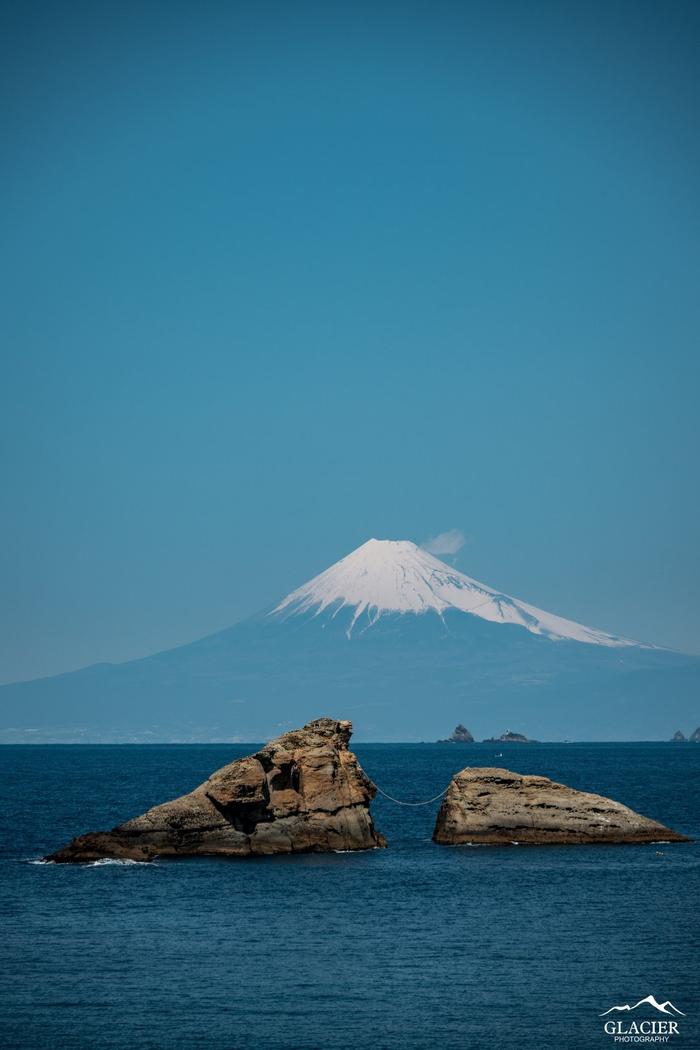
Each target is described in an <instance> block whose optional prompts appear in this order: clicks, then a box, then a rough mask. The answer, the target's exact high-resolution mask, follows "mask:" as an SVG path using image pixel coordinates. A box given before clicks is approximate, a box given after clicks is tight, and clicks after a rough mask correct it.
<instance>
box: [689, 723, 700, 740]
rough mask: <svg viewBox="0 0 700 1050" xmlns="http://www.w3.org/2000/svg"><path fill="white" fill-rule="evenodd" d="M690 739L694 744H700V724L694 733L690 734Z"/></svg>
mask: <svg viewBox="0 0 700 1050" xmlns="http://www.w3.org/2000/svg"><path fill="white" fill-rule="evenodd" d="M689 739H690V740H691V742H692V743H693V744H700V726H698V728H697V729H696V730H695V732H694V733H691V734H690V738H689Z"/></svg>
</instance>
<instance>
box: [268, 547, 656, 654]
mask: <svg viewBox="0 0 700 1050" xmlns="http://www.w3.org/2000/svg"><path fill="white" fill-rule="evenodd" d="M341 609H352V610H353V616H352V621H351V623H350V626H349V628H348V631H347V633H348V636H351V635H352V631H353V628H354V627H355V625H356V623H357V621H358V619H359V618H360V617H361V616H363V615H364V616H365V617H366V621H367V625H368V626H372V624H374V623H376V622H377V620H378V619H379V618H380V617H381V616H382V615H384V614H386V613H414V614H423V613H428V612H433V613H436V614H437V615H438V616H441V617H442V616H443V614H444V613H445V612H446V611H447V610H450V609H455V610H458V611H459V612H462V613H468V614H470V615H473V616H478V617H480V618H481V619H484V620H491V621H492V622H494V623H508V624H517V625H519V626H521V627H525V628H526V629H527V630H528V631H531V632H532V633H533V634H540V635H544V636H545V637H547V638H551V639H554V640H563V639H568V640H571V641H577V642H587V643H589V644H592V645H604V646H629V645H636V644H638V643H636V642H632V641H629V640H628V639H626V638H619V637H617V636H616V635H612V634H607V633H606V632H605V631H598V630H595V629H594V628H592V627H585V626H583V624H579V623H574V622H573V621H572V620H565V619H564V618H563V617H561V616H555V615H553V614H552V613H548V612H544V611H543V610H542V609H537V608H535V606H534V605H528V604H527V603H526V602H522V601H520V600H519V599H518V598H513V597H511V596H510V595H508V594H502V593H501V592H500V591H495V590H494V589H493V588H491V587H488V586H486V584H483V583H479V582H478V581H477V580H473V579H471V578H470V577H469V576H465V575H464V573H461V572H458V571H457V570H456V569H453V568H452V567H451V566H450V565H447V564H446V563H445V562H443V561H440V560H439V559H438V558H435V557H434V556H433V555H432V554H428V552H427V551H425V550H423V549H422V548H421V547H418V546H417V545H416V544H415V543H411V542H410V540H376V539H371V540H368V541H367V542H366V543H363V544H362V546H361V547H358V548H357V550H354V551H352V553H351V554H348V555H347V557H345V558H342V559H341V560H340V561H338V562H336V563H335V565H331V567H330V568H329V569H326V570H325V572H322V573H321V574H320V575H319V576H315V577H314V578H313V579H312V580H309V582H308V583H305V584H304V585H303V586H302V587H299V588H297V590H295V591H292V593H291V594H288V595H287V597H286V598H284V599H283V601H281V602H280V604H279V605H278V606H276V608H275V609H273V611H272V613H271V614H270V615H272V616H282V615H285V616H297V615H301V614H303V613H310V614H311V615H318V614H319V613H322V612H324V610H329V612H330V613H331V614H332V615H337V613H338V612H339V611H340V610H341Z"/></svg>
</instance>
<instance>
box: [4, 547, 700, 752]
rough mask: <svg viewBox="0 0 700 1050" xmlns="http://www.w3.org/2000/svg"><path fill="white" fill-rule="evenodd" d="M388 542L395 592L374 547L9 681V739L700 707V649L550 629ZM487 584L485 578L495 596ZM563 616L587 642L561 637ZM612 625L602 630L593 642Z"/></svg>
mask: <svg viewBox="0 0 700 1050" xmlns="http://www.w3.org/2000/svg"><path fill="white" fill-rule="evenodd" d="M374 542H375V544H379V546H378V547H376V546H374V545H373V547H372V548H370V549H371V550H374V554H376V553H377V552H379V553H381V552H387V551H388V553H392V551H393V553H398V555H399V560H398V565H399V568H398V569H397V562H396V559H394V560H393V561H392V559H391V558H390V559H389V568H388V569H387V573H388V577H389V583H390V584H391V586H390V588H389V599H388V600H387V598H386V591H385V590H382V588H383V587H385V584H386V575H387V573H385V574H384V577H381V574H380V579H379V581H377V580H372V579H371V574H369V575H368V574H367V572H364V575H363V571H364V570H366V568H367V566H366V564H365V563H364V555H362V556H361V557H360V564H359V573H358V572H354V573H352V574H351V576H350V578H349V581H350V584H351V585H352V586H355V588H356V589H355V590H354V591H353V590H352V586H346V584H347V582H348V581H347V579H346V577H345V575H343V573H344V570H342V572H341V574H340V583H339V582H338V581H339V575H338V566H342V565H343V562H346V560H347V559H341V561H340V562H337V563H335V565H333V566H330V568H329V569H328V570H325V571H324V573H321V574H319V576H318V577H314V578H313V579H312V580H310V581H308V583H307V584H304V585H302V587H301V588H297V590H296V591H292V592H291V593H290V594H289V595H288V596H287V598H286V599H283V600H282V602H280V603H277V605H273V606H270V607H269V608H268V609H267V610H264V611H262V612H261V613H257V614H255V615H254V616H251V617H248V618H247V619H245V620H241V621H239V622H238V623H236V624H234V625H233V626H231V627H228V628H225V629H223V630H221V631H218V632H216V633H214V634H211V635H207V636H205V637H204V638H200V639H198V640H196V641H193V642H190V643H188V644H186V645H183V646H178V647H175V648H172V649H166V650H162V651H160V652H158V653H155V654H153V655H151V656H145V657H139V658H137V659H135V660H131V661H127V662H125V663H120V664H110V663H98V664H93V665H90V666H88V667H86V668H82V669H80V670H77V671H74V672H64V673H62V674H60V675H56V676H49V677H46V678H41V679H34V680H31V681H27V682H20V683H13V684H11V685H5V686H3V687H0V741H2V742H9V743H11V742H34V741H41V742H60V741H64V742H73V741H95V742H100V741H113V742H119V741H133V742H148V741H172V740H180V741H189V740H201V741H206V740H240V741H259V740H264V739H267V738H269V737H271V736H275V735H278V734H279V732H280V731H281V730H283V729H285V728H287V727H288V726H290V725H296V724H302V723H305V722H308V721H310V720H312V719H313V718H315V717H317V716H318V712H319V711H325V712H330V713H331V714H337V713H338V712H340V713H343V712H347V713H348V714H349V716H350V717H352V718H353V720H354V722H355V724H356V729H357V739H358V740H360V741H361V740H363V739H364V740H386V741H391V740H399V741H400V740H403V741H411V740H437V739H439V738H441V737H443V736H444V734H445V731H446V729H447V728H448V727H449V726H453V725H456V724H457V723H458V722H463V723H465V724H467V725H469V726H470V727H471V728H472V730H473V731H474V733H475V735H476V736H478V737H480V738H486V737H489V736H491V735H493V733H494V731H495V730H499V729H500V728H501V727H502V726H503V725H518V726H519V727H520V728H521V729H522V731H523V732H525V733H526V735H527V736H528V737H532V738H535V739H538V740H553V739H557V738H559V739H579V740H616V739H619V740H630V739H646V740H648V739H653V738H655V737H656V738H658V739H660V740H667V739H668V737H669V734H670V732H671V729H672V728H673V726H674V725H681V724H685V723H688V724H690V723H692V722H693V721H697V712H696V709H695V703H696V701H695V697H696V696H697V695H698V692H700V689H699V686H700V659H698V658H696V657H689V656H685V655H684V654H677V653H673V652H671V651H668V650H661V649H656V648H654V647H652V646H644V645H641V644H637V643H631V642H630V641H629V640H624V644H617V641H616V640H617V636H614V635H608V634H606V633H605V632H596V631H595V629H594V628H583V627H582V625H578V624H575V623H574V621H568V620H563V619H562V618H556V623H555V626H556V627H557V629H558V631H559V633H558V634H556V636H555V637H552V631H551V630H550V628H551V627H552V621H551V619H543V618H549V617H552V616H553V614H548V613H545V612H544V611H543V610H538V609H536V608H535V607H534V606H528V607H527V608H528V609H532V610H534V613H533V614H532V618H531V619H530V620H527V621H526V622H525V623H523V622H521V621H520V612H521V609H522V607H524V606H525V605H526V603H521V602H519V600H518V599H509V596H507V595H503V594H501V592H497V591H494V590H493V589H491V588H487V587H486V585H482V584H477V583H476V581H472V580H471V579H470V578H469V577H464V576H463V574H460V573H457V570H454V569H452V568H451V567H450V566H448V565H445V563H443V562H439V561H438V560H437V559H433V558H432V556H430V555H427V554H426V553H425V552H422V551H421V550H420V548H417V547H416V545H415V544H408V546H407V547H406V546H405V544H407V542H408V541H374ZM383 543H385V544H386V543H388V544H394V543H396V544H398V545H401V544H404V546H402V547H400V549H399V550H398V552H396V548H392V547H391V546H390V547H389V548H387V547H386V546H381V545H382V544H383ZM365 546H366V545H363V547H365ZM363 547H361V548H358V551H360V552H362V551H363ZM352 554H357V552H352ZM352 554H351V555H350V556H348V557H350V558H352ZM374 554H373V557H374ZM406 558H408V568H409V570H411V571H412V570H413V568H415V567H416V563H417V569H416V572H417V573H418V576H417V577H416V578H413V577H411V571H409V573H408V575H409V577H411V578H410V579H409V594H408V599H406V591H405V588H404V580H405V573H404V572H403V570H404V569H405V568H406V564H405V559H406ZM426 566H427V569H426ZM435 566H437V568H436V567H435ZM351 568H352V565H351ZM355 569H358V565H357V564H356V565H355ZM424 572H428V576H427V577H426V576H425V575H424ZM329 574H330V576H329ZM445 579H447V582H445ZM318 580H321V585H320V586H321V590H320V591H319V585H318V583H317V581H318ZM358 580H359V584H358ZM454 580H456V581H457V583H454V582H453V581H454ZM463 580H466V581H467V583H466V584H464V585H463V584H462V581H463ZM426 581H427V582H426ZM436 581H437V582H436ZM425 586H428V591H427V592H425V591H423V590H422V588H424V587H425ZM357 587H360V589H359V590H358V589H357ZM377 587H379V591H377ZM391 587H394V591H392V590H391ZM396 587H398V591H396ZM473 587H477V588H483V589H484V592H485V597H484V602H485V604H484V606H483V607H482V608H481V609H476V610H474V608H473V606H474V604H475V596H474V591H473ZM338 588H340V590H339V589H338ZM455 590H456V599H457V604H455V602H454V601H452V599H453V598H455ZM343 592H347V593H343ZM482 593H483V592H482ZM375 594H378V595H379V598H380V599H381V600H379V602H378V604H376V605H375V606H373V605H372V601H371V599H372V597H373V595H375ZM397 594H398V597H397ZM319 595H320V598H321V600H318V599H319ZM382 595H384V597H383V598H382V597H381V596H382ZM416 595H418V596H421V595H422V598H423V606H421V608H423V613H421V614H415V615H413V614H411V615H408V614H407V612H413V610H412V609H411V610H407V611H402V610H401V609H399V610H396V609H392V608H390V606H391V603H392V602H395V603H398V604H400V603H401V602H402V601H404V600H408V602H409V604H411V603H413V604H414V605H418V604H419V597H416ZM494 595H495V596H496V597H497V598H498V599H499V601H498V602H496V603H495V604H493V605H492V604H490V603H493V596H494ZM447 599H449V601H448V600H447ZM506 599H508V600H509V601H512V602H514V603H516V604H515V605H508V604H507V603H506ZM459 602H462V604H463V605H464V604H466V605H471V608H466V609H465V608H460V606H459ZM499 602H500V604H499ZM435 605H437V606H438V608H435ZM387 606H389V607H387ZM377 609H379V610H380V615H377ZM504 610H505V615H502V613H503V611H504ZM480 612H481V613H482V615H479V613H480ZM483 612H486V613H487V614H488V615H483ZM528 615H530V614H529V613H528ZM562 623H563V624H564V625H566V629H567V630H569V629H570V628H569V626H568V625H572V628H576V629H577V630H578V629H582V630H584V631H585V632H588V633H587V635H586V640H585V641H582V640H580V639H579V638H577V637H574V638H572V637H567V636H565V635H563V634H562V630H563V629H562V628H561V627H560V624H562ZM599 633H600V634H602V635H603V636H604V641H603V642H602V643H594V644H591V642H592V639H593V638H594V637H595V636H597V634H599ZM608 639H612V640H613V641H614V642H615V644H610V643H609V642H608V641H607V640H608Z"/></svg>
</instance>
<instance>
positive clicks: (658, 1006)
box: [598, 995, 685, 1017]
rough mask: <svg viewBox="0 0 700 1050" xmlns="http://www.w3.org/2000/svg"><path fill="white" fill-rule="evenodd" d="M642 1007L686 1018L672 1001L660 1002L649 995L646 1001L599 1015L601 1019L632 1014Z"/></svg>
mask: <svg viewBox="0 0 700 1050" xmlns="http://www.w3.org/2000/svg"><path fill="white" fill-rule="evenodd" d="M640 1006H651V1007H653V1008H654V1010H658V1011H659V1013H660V1014H667V1015H670V1016H671V1017H673V1016H674V1015H675V1016H677V1017H685V1014H684V1013H683V1011H682V1010H679V1009H678V1007H677V1006H674V1005H673V1003H672V1002H671V1000H670V999H667V1000H666V1002H665V1003H660V1002H658V1001H657V1000H656V999H655V998H654V996H653V995H647V997H646V999H640V1000H639V1002H638V1003H634V1005H630V1004H629V1003H623V1005H622V1006H611V1007H610V1009H609V1010H606V1011H605V1013H602V1014H599V1015H598V1016H599V1017H607V1015H608V1014H612V1013H630V1012H631V1011H632V1010H637V1009H638V1008H639V1007H640Z"/></svg>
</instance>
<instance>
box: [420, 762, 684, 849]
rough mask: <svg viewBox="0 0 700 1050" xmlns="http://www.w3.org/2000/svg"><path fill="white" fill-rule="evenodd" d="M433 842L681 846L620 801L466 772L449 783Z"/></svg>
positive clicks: (485, 771)
mask: <svg viewBox="0 0 700 1050" xmlns="http://www.w3.org/2000/svg"><path fill="white" fill-rule="evenodd" d="M433 841H434V842H437V843H439V844H440V845H443V846H458V845H468V844H474V845H503V846H505V845H514V844H518V845H520V844H522V845H547V844H550V845H581V844H584V843H610V844H615V843H618V844H621V843H635V842H636V843H645V842H660V841H664V842H687V841H688V839H687V838H686V837H685V836H684V835H679V834H678V833H677V832H675V831H671V830H670V828H666V827H664V825H663V824H658V823H657V822H656V821H655V820H649V819H648V817H642V816H640V814H639V813H635V812H634V811H633V810H631V809H628V808H627V806H623V805H622V804H621V803H620V802H613V801H612V799H609V798H604V797H603V796H602V795H592V794H590V793H589V792H587V791H575V790H574V789H573V788H570V787H567V786H566V785H565V784H557V783H556V782H555V781H553V780H550V779H549V778H548V777H541V776H521V774H520V773H512V772H511V771H510V770H509V769H491V768H471V769H463V770H462V772H461V773H457V774H456V776H454V777H453V778H452V780H451V782H450V786H449V787H448V789H447V792H446V794H445V797H444V799H443V800H442V805H441V806H440V811H439V813H438V817H437V822H436V825H435V831H434V833H433Z"/></svg>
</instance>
